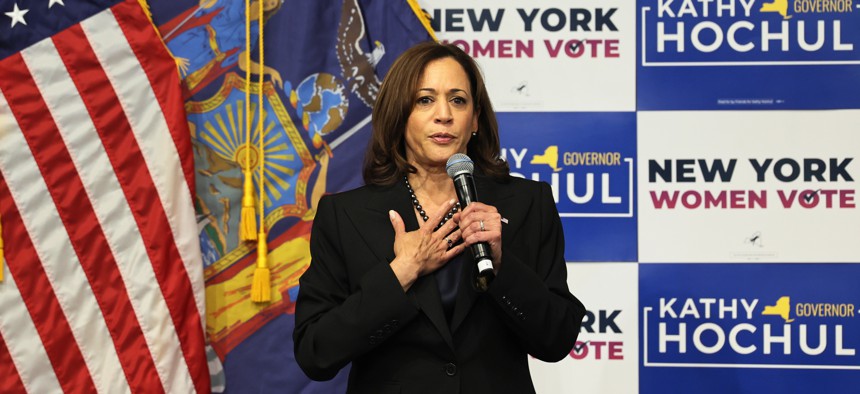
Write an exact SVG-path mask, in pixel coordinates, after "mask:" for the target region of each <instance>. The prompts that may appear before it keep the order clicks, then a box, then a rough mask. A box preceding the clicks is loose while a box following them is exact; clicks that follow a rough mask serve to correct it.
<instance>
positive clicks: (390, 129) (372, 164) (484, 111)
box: [364, 41, 510, 185]
mask: <svg viewBox="0 0 860 394" xmlns="http://www.w3.org/2000/svg"><path fill="white" fill-rule="evenodd" d="M443 58H452V59H454V60H456V61H457V63H460V66H462V67H463V70H465V71H466V75H468V77H469V82H470V85H471V86H470V87H471V89H472V96H473V97H474V100H475V101H474V110H475V111H476V112H477V113H478V134H477V135H476V136H473V137H472V138H471V139H470V140H469V144H468V146H467V147H466V154H467V155H468V156H469V157H470V158H471V159H472V161H474V162H475V168H476V169H477V172H479V173H482V174H484V175H486V176H490V177H493V178H496V179H499V180H503V179H506V178H507V177H508V176H509V174H510V169H509V168H508V163H507V162H505V161H504V160H502V159H501V158H500V157H499V152H500V150H501V147H500V145H499V126H498V123H497V122H496V114H495V112H493V105H492V103H490V97H489V95H487V88H486V86H485V85H484V79H483V77H482V76H481V70H480V69H479V68H478V64H477V63H475V60H473V59H472V57H470V56H469V55H468V54H466V53H465V52H463V51H462V50H461V49H460V48H458V47H457V46H455V45H452V44H440V43H436V42H433V41H427V42H422V43H420V44H418V45H415V46H413V47H412V48H409V49H407V50H406V51H405V52H403V54H401V55H400V57H398V58H397V60H395V61H394V64H393V65H392V66H391V69H390V70H389V71H388V75H386V76H385V80H384V81H383V82H382V87H381V88H380V90H379V96H378V97H377V99H376V104H375V105H374V106H373V121H372V127H373V133H372V135H371V137H370V145H369V146H368V149H367V153H366V154H365V158H364V182H365V183H367V184H373V185H390V184H393V183H395V182H397V181H398V180H400V179H401V178H402V177H403V175H405V174H407V173H415V172H416V171H417V169H416V168H415V167H414V166H412V165H411V164H409V163H408V162H407V161H406V142H405V141H406V138H405V134H406V122H407V120H408V119H409V115H410V114H411V113H412V108H413V106H414V104H415V92H416V91H417V90H418V81H419V80H420V79H421V74H422V73H423V72H424V68H425V67H427V64H428V63H430V62H432V61H434V60H438V59H443Z"/></svg>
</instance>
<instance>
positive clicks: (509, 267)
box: [487, 182, 585, 362]
mask: <svg viewBox="0 0 860 394" xmlns="http://www.w3.org/2000/svg"><path fill="white" fill-rule="evenodd" d="M539 185H540V187H539V191H538V193H536V194H537V197H536V198H537V201H536V203H535V204H533V206H534V207H535V208H534V209H536V212H534V213H531V214H530V215H529V217H530V218H531V220H539V223H537V231H538V232H539V236H538V240H539V241H538V242H539V245H538V247H537V249H536V251H537V252H536V253H532V254H531V256H530V258H532V259H533V261H523V260H522V259H521V257H518V256H517V254H516V253H512V252H511V251H507V250H506V249H505V245H504V244H503V245H502V265H501V267H500V268H499V273H498V276H497V277H496V278H495V280H493V282H492V284H491V285H490V287H489V288H488V290H487V294H488V295H489V296H490V297H492V298H493V299H494V300H495V301H496V305H497V306H498V310H499V312H500V313H502V314H503V315H505V317H504V318H503V321H504V322H505V323H506V324H507V325H508V327H509V328H510V329H511V330H512V331H513V332H514V333H515V334H516V335H517V337H519V339H520V342H521V344H522V346H523V348H524V349H525V350H526V351H527V352H528V353H529V354H530V355H532V356H534V357H536V358H538V359H540V360H543V361H550V362H555V361H559V360H561V359H563V358H564V357H566V356H567V355H568V354H569V353H570V350H571V349H572V348H573V345H574V344H575V343H576V338H577V336H578V335H579V330H580V326H581V324H582V319H583V317H584V316H585V307H584V306H583V305H582V303H581V302H580V301H579V300H578V299H577V298H576V297H574V296H573V295H572V294H571V293H570V290H569V289H568V286H567V267H566V263H565V260H564V235H563V232H562V227H561V219H560V218H559V216H558V210H557V209H556V206H555V202H554V200H553V198H552V191H551V189H550V186H549V184H547V183H545V182H541V183H539ZM530 228H531V227H530Z"/></svg>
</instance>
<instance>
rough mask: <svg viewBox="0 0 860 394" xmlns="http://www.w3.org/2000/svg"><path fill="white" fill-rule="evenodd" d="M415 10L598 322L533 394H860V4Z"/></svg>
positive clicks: (433, 0)
mask: <svg viewBox="0 0 860 394" xmlns="http://www.w3.org/2000/svg"><path fill="white" fill-rule="evenodd" d="M419 3H420V4H421V5H422V7H423V8H424V9H425V10H426V11H427V14H428V15H430V16H431V17H432V18H433V23H432V26H433V27H434V29H435V30H436V34H437V36H438V38H439V39H440V40H441V41H446V42H450V43H454V44H455V45H458V46H460V47H461V48H463V49H464V50H465V51H467V52H469V54H471V55H472V56H473V57H474V58H475V59H476V60H477V61H478V63H479V64H480V65H481V67H482V68H483V70H484V73H485V76H486V79H487V83H488V84H489V85H490V86H489V90H490V93H491V97H492V98H493V100H494V104H495V105H496V108H497V109H498V110H499V111H500V112H501V113H500V114H499V121H500V122H499V123H500V128H501V130H500V132H501V140H502V156H503V157H504V158H505V159H506V160H507V161H508V163H509V164H510V166H511V170H512V172H513V173H514V175H515V176H522V177H525V178H529V179H536V180H540V181H545V182H548V183H549V184H550V185H552V187H553V191H554V192H555V196H554V197H555V198H556V202H557V206H558V210H559V213H560V214H561V216H562V223H563V226H564V231H565V246H566V250H565V257H566V259H567V261H568V277H569V278H568V283H569V285H570V289H571V291H572V292H573V293H574V294H576V295H577V296H578V297H580V299H582V301H583V302H584V303H585V305H586V308H587V309H588V311H589V313H588V316H587V317H586V322H585V325H584V326H583V330H582V332H581V333H580V337H579V339H578V341H577V344H576V347H575V348H574V349H573V350H572V351H571V354H570V357H567V358H565V359H564V360H562V361H560V362H558V363H553V364H547V363H543V362H539V361H535V360H532V362H531V364H530V366H531V369H532V377H533V378H534V381H535V387H536V389H537V390H538V392H539V393H575V392H588V393H607V394H609V393H636V392H639V393H690V392H695V393H736V392H745V393H755V392H785V393H806V392H816V393H843V392H850V391H851V390H853V389H852V388H853V387H857V384H858V379H860V370H858V368H857V367H856V366H857V365H860V363H858V360H857V357H858V356H857V349H858V347H860V330H858V329H857V328H855V326H856V324H857V322H858V321H860V320H858V314H857V310H858V308H860V288H858V287H857V286H854V285H853V283H855V282H856V278H857V277H858V274H860V264H858V263H860V243H858V242H857V241H858V239H860V226H858V223H860V216H858V215H860V212H858V209H857V192H858V184H857V179H858V178H857V177H858V171H860V168H858V163H857V162H856V160H855V158H856V157H857V156H858V154H860V128H858V125H860V111H858V109H860V94H858V92H860V46H858V45H860V19H858V18H860V3H858V2H857V1H852V0H846V1H808V0H781V1H780V0H776V1H761V0H722V1H691V0H648V1H646V0H639V1H637V2H628V1H612V0H601V1H597V0H578V1H532V2H526V1H514V0H508V1H498V2H493V3H487V2H481V1H476V0H471V1H447V0H426V1H420V2H419ZM634 310H635V311H636V312H635V313H633V311H634ZM634 365H635V367H634ZM846 390H847V391H846Z"/></svg>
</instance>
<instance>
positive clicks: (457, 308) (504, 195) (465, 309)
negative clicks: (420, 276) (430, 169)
mask: <svg viewBox="0 0 860 394" xmlns="http://www.w3.org/2000/svg"><path fill="white" fill-rule="evenodd" d="M500 186H501V185H500V184H499V183H496V182H494V181H493V180H492V179H490V178H485V177H483V176H479V175H477V176H475V189H476V192H477V194H478V201H480V202H482V203H484V204H487V205H491V206H494V207H496V209H498V210H499V213H500V214H501V215H502V217H503V218H504V217H506V216H505V212H509V211H510V210H511V209H515V208H513V206H514V204H513V202H514V200H511V199H510V198H511V197H513V193H512V192H511V191H510V189H506V188H503V187H500ZM510 235H511V234H509V232H506V225H502V244H503V245H504V242H505V239H508V238H509V236H510ZM464 253H466V254H467V255H469V256H471V252H470V251H468V250H467V251H465V252H464ZM469 260H471V259H469ZM464 263H465V264H463V267H462V270H463V271H462V272H461V275H460V287H459V288H458V289H457V300H456V302H455V304H454V314H453V316H452V318H451V332H452V333H453V332H457V328H459V327H460V324H462V323H463V320H465V318H466V316H467V315H468V314H469V310H471V309H472V306H473V305H474V304H475V301H476V300H477V299H478V291H477V289H476V288H475V279H476V278H477V276H478V268H477V267H476V266H475V264H474V263H473V262H471V261H464Z"/></svg>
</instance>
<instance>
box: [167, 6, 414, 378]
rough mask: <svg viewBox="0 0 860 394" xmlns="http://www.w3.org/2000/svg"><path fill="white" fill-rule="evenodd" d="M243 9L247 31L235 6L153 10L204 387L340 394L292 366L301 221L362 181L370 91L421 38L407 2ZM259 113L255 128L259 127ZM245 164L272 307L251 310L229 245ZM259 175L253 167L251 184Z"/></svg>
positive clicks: (244, 261) (239, 255)
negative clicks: (197, 281)
mask: <svg viewBox="0 0 860 394" xmlns="http://www.w3.org/2000/svg"><path fill="white" fill-rule="evenodd" d="M259 7H262V8H263V17H262V26H263V38H264V40H263V49H264V51H263V57H262V58H261V57H260V56H259V49H260V48H259V45H258V39H259V34H260V18H259V16H258V11H259ZM250 11H251V22H250V25H249V26H248V29H246V23H245V20H246V16H245V2H244V1H243V0H208V1H207V0H204V1H201V2H199V3H196V2H195V3H192V2H189V1H186V0H181V1H171V2H157V4H156V3H155V2H154V4H152V14H153V19H154V20H155V23H156V25H157V26H158V27H159V30H160V32H161V34H162V37H163V39H164V41H165V43H166V44H167V46H168V48H169V49H170V51H171V53H172V54H173V56H174V58H175V59H176V63H177V66H178V67H179V69H180V71H181V73H182V76H183V82H184V85H185V88H186V92H185V93H186V96H187V97H186V101H185V102H186V105H185V110H186V112H187V116H188V125H189V129H190V130H191V134H192V139H193V143H194V153H195V157H194V159H195V169H196V183H197V186H196V188H197V190H196V191H197V196H196V199H195V203H196V211H197V218H198V227H199V229H200V241H201V242H200V243H201V247H202V249H203V263H204V266H205V271H204V276H205V279H206V328H207V334H208V340H209V344H210V345H211V349H212V351H210V354H209V356H210V357H209V361H210V369H212V373H213V377H212V382H213V391H215V392H288V393H316V392H319V393H330V392H343V391H345V388H346V374H347V371H346V370H344V371H342V372H341V374H340V375H338V377H336V378H335V379H334V380H332V381H330V382H325V383H313V382H311V381H309V379H308V378H307V377H305V375H304V374H303V373H302V371H301V370H300V369H299V367H298V365H297V364H296V363H295V360H294V358H293V341H292V331H293V325H294V311H295V298H296V295H297V294H298V279H299V277H300V276H301V274H302V273H303V272H304V271H305V270H306V269H307V266H308V264H309V263H310V255H309V249H308V240H309V238H310V229H311V223H312V221H313V217H314V214H315V212H316V203H317V201H319V198H320V197H321V196H322V195H323V194H326V193H333V192H338V191H343V190H347V189H351V188H354V187H357V186H359V185H360V184H361V182H362V181H361V162H362V159H363V156H364V150H365V147H366V146H367V140H368V138H369V136H370V114H371V107H372V105H373V103H374V101H375V100H376V95H377V93H378V91H379V85H380V82H381V81H382V79H383V77H384V75H385V73H386V72H387V71H388V69H389V67H390V66H391V64H392V62H393V61H394V59H395V58H396V57H397V56H398V55H399V54H400V53H401V52H402V51H404V50H405V49H406V48H408V47H410V46H412V45H414V44H415V43H418V42H420V41H425V40H429V39H431V36H430V33H428V31H429V30H428V28H427V27H428V26H429V25H427V24H426V23H424V22H422V17H420V15H419V13H420V10H418V7H417V5H415V4H413V3H412V2H411V1H406V0H404V1H397V2H391V1H387V2H386V1H378V0H377V1H367V0H345V1H313V2H310V1H286V2H284V1H280V0H263V1H258V0H252V1H250ZM416 11H417V12H419V13H416ZM425 21H426V19H425ZM246 31H247V33H246ZM246 36H247V37H246ZM246 38H247V39H248V41H249V42H250V47H246V44H245V42H246ZM248 51H250V61H248V60H247V54H248ZM261 59H262V61H261ZM246 70H250V71H251V80H250V81H248V80H246V77H245V73H246ZM260 74H263V76H264V78H263V83H262V84H258V83H257V80H258V78H259V75H260ZM246 93H250V100H247V99H246ZM258 93H262V98H263V99H262V102H260V101H259V100H258V99H257V95H258ZM246 101H248V103H247V104H248V105H247V109H246ZM260 108H262V109H263V110H264V113H265V118H264V119H263V120H262V124H261V125H260V126H261V127H259V128H258V124H259V123H260V120H259V112H258V111H259V110H260ZM249 117H250V119H251V120H250V123H251V127H250V129H249V130H250V131H251V132H250V133H247V130H248V129H247V128H246V126H245V125H246V119H247V118H249ZM248 134H250V141H251V145H250V146H248V145H247V144H246V141H248ZM261 139H262V141H263V146H262V149H260V140H261ZM245 160H248V162H249V163H250V165H251V168H256V166H257V165H258V163H259V160H263V162H264V171H263V175H262V176H263V178H264V179H263V181H264V182H263V184H264V186H263V187H262V197H263V198H262V199H263V201H264V215H265V220H264V223H265V227H266V229H267V231H268V239H267V240H268V252H269V253H268V261H269V263H268V264H269V267H270V270H271V289H272V297H271V298H272V300H271V302H268V303H263V304H256V303H253V302H251V299H250V293H251V290H250V289H251V279H252V277H253V273H254V268H255V262H256V243H253V244H250V243H245V242H241V241H239V236H238V233H239V231H238V229H239V218H240V216H241V215H240V210H241V206H242V190H243V183H242V182H243V173H242V169H243V164H244V163H245ZM259 176H260V175H259V174H258V173H257V172H256V170H255V174H254V184H255V185H258V184H259V183H258V182H259V181H260V179H259ZM255 187H256V186H255ZM257 192H259V190H257Z"/></svg>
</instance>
